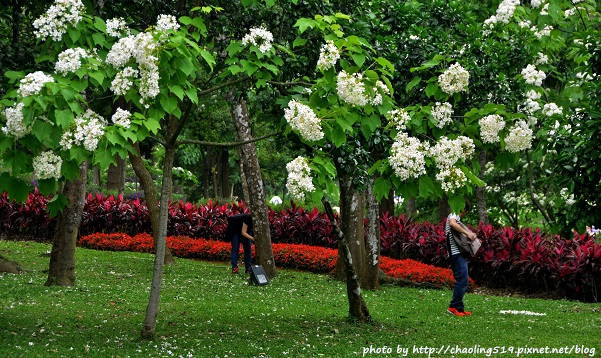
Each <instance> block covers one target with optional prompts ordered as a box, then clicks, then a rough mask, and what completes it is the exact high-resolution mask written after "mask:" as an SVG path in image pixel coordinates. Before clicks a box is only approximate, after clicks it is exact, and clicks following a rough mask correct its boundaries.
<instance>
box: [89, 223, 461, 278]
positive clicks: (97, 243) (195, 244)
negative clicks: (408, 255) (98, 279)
mask: <svg viewBox="0 0 601 358" xmlns="http://www.w3.org/2000/svg"><path fill="white" fill-rule="evenodd" d="M78 244H79V246H81V247H86V248H89V249H96V250H112V251H135V252H147V253H154V249H153V238H152V236H151V235H149V234H145V233H144V234H138V235H136V236H134V237H133V238H132V237H131V236H129V235H127V234H123V233H114V234H103V233H98V234H92V235H86V236H83V237H81V238H80V239H79V241H78ZM167 245H168V246H169V248H170V249H171V252H172V253H173V255H175V256H178V257H183V258H197V259H203V260H211V261H229V260H230V250H231V245H230V244H229V243H226V242H223V241H215V240H205V239H191V238H189V237H185V236H175V237H174V236H168V237H167ZM241 252H242V249H241ZM254 254H255V252H254V247H253V256H254ZM273 255H274V259H275V262H276V265H277V266H280V267H288V268H294V269H299V270H304V271H310V272H316V273H329V272H332V271H333V270H334V269H335V268H336V260H337V257H338V252H337V250H334V249H329V248H324V247H318V246H310V245H302V244H273ZM380 268H381V269H382V270H383V271H384V272H385V273H386V274H388V275H390V276H392V277H397V278H404V279H407V280H411V281H413V282H429V283H432V284H434V285H437V286H440V287H452V286H453V284H454V283H455V280H454V279H453V273H452V272H451V270H449V269H444V268H440V267H434V266H431V265H427V264H424V263H421V262H417V261H414V260H410V259H405V260H396V259H392V258H389V257H382V258H381V262H380Z"/></svg>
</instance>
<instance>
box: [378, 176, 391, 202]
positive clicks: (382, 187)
mask: <svg viewBox="0 0 601 358" xmlns="http://www.w3.org/2000/svg"><path fill="white" fill-rule="evenodd" d="M391 188H392V182H391V181H390V179H388V178H377V179H376V181H375V182H374V193H375V194H376V199H377V200H378V201H381V200H382V198H384V197H388V194H389V193H390V189H391Z"/></svg>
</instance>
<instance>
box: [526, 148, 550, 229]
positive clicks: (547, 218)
mask: <svg viewBox="0 0 601 358" xmlns="http://www.w3.org/2000/svg"><path fill="white" fill-rule="evenodd" d="M526 160H527V163H528V191H529V192H530V199H531V200H532V203H533V204H534V206H535V207H536V208H537V209H538V210H539V211H540V213H541V214H542V215H543V218H544V219H545V221H546V222H547V223H548V224H551V223H553V221H555V218H554V217H553V215H552V214H549V212H548V211H547V210H545V207H544V206H542V205H541V203H540V202H539V201H538V200H537V199H536V197H535V196H534V186H533V185H532V183H533V173H532V163H531V160H530V151H529V150H526Z"/></svg>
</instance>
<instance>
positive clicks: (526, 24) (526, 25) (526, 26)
mask: <svg viewBox="0 0 601 358" xmlns="http://www.w3.org/2000/svg"><path fill="white" fill-rule="evenodd" d="M518 26H519V27H521V28H522V29H529V28H530V26H532V22H531V21H530V20H522V21H520V22H518Z"/></svg>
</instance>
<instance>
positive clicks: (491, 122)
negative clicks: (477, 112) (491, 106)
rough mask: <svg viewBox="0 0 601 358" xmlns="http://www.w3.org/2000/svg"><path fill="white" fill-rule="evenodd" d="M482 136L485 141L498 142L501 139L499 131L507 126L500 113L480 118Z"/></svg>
mask: <svg viewBox="0 0 601 358" xmlns="http://www.w3.org/2000/svg"><path fill="white" fill-rule="evenodd" d="M478 123H480V137H482V142H484V143H496V142H498V141H500V139H499V132H500V131H501V130H502V129H503V128H505V121H504V120H503V117H501V116H500V115H498V114H489V115H488V116H486V117H483V118H480V120H479V121H478Z"/></svg>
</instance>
